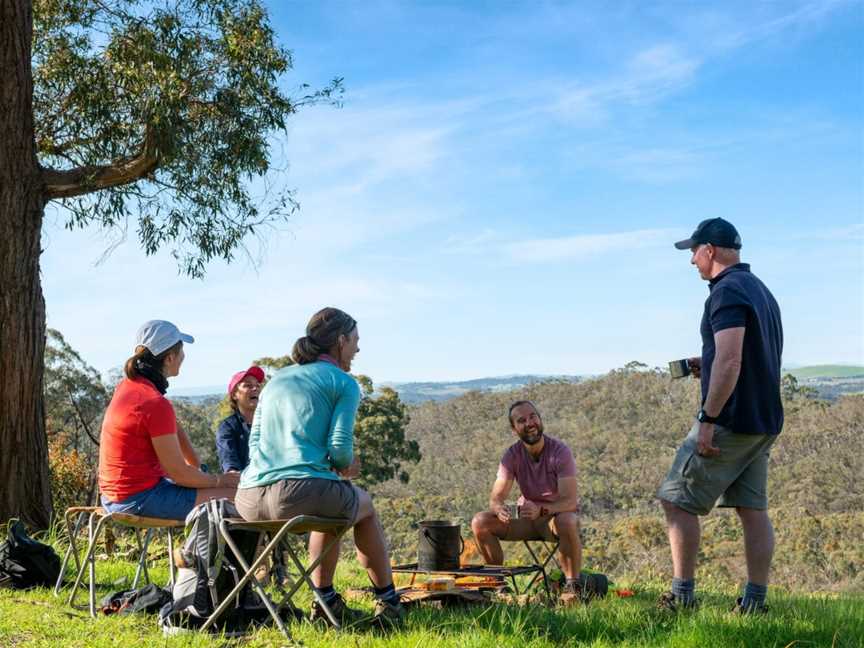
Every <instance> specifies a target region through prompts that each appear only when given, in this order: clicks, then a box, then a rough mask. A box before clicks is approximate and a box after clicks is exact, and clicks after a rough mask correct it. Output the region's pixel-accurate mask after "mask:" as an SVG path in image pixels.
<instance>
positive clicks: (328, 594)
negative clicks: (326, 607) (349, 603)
mask: <svg viewBox="0 0 864 648" xmlns="http://www.w3.org/2000/svg"><path fill="white" fill-rule="evenodd" d="M315 591H316V592H318V594H319V595H320V596H321V598H323V599H324V600H325V601H327V603H330V601H332V600H333V599H334V598H336V590H335V589H333V586H332V585H328V586H327V587H316V588H315Z"/></svg>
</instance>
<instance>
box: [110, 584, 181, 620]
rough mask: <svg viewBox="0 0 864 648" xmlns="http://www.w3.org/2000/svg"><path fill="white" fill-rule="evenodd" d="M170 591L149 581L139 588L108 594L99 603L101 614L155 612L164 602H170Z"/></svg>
mask: <svg viewBox="0 0 864 648" xmlns="http://www.w3.org/2000/svg"><path fill="white" fill-rule="evenodd" d="M172 600H173V599H172V598H171V592H169V591H168V590H166V589H163V588H161V587H159V586H158V585H154V584H153V583H150V584H149V585H145V586H144V587H141V588H139V589H131V590H123V591H120V592H114V593H112V594H109V595H108V596H106V597H105V598H104V599H102V602H101V603H100V604H99V608H100V609H101V610H102V613H103V614H134V613H136V612H143V613H144V614H156V613H157V612H159V610H160V609H162V606H164V605H165V604H166V603H171V602H172Z"/></svg>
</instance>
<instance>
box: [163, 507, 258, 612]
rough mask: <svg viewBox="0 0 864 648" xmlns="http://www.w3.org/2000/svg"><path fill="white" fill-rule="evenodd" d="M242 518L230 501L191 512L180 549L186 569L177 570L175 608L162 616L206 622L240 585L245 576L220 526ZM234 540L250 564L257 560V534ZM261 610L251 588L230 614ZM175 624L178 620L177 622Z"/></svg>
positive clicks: (238, 535) (235, 535) (235, 534)
mask: <svg viewBox="0 0 864 648" xmlns="http://www.w3.org/2000/svg"><path fill="white" fill-rule="evenodd" d="M235 517H240V515H239V513H238V512H237V509H236V507H235V506H234V504H232V503H231V502H230V501H228V500H227V499H221V500H210V501H209V502H205V503H203V504H200V505H198V506H197V507H196V508H194V509H192V511H191V512H190V513H189V515H188V516H187V517H186V536H187V537H186V542H185V543H184V544H183V547H182V548H181V549H180V554H181V556H182V558H183V562H185V563H186V566H185V567H180V568H179V569H178V570H177V578H176V581H175V583H174V588H173V591H172V596H173V599H174V602H173V604H172V605H171V606H170V608H169V606H167V605H166V606H165V607H164V608H163V610H162V612H160V617H161V616H169V615H178V614H179V615H187V616H192V617H195V618H198V619H206V618H207V617H208V616H210V615H211V614H212V613H213V611H214V610H215V609H216V608H217V607H218V606H219V604H220V603H221V602H222V601H223V600H224V599H225V597H226V596H227V595H228V593H229V592H230V591H231V590H232V589H234V586H235V585H236V584H237V583H238V582H240V579H241V577H242V572H241V570H240V568H239V565H238V564H236V559H235V558H234V555H233V552H232V551H231V549H230V548H229V547H227V545H226V543H225V540H224V538H223V537H222V535H221V534H220V533H219V523H220V522H221V521H222V520H223V519H225V518H235ZM231 538H232V539H233V540H234V542H235V543H236V544H237V546H238V547H239V548H240V550H241V553H242V554H243V559H244V560H246V562H247V564H251V563H252V562H253V560H254V556H255V549H256V547H257V545H258V534H257V533H255V532H251V531H234V532H232V534H231ZM249 607H256V608H257V607H261V604H260V601H258V600H257V596H254V594H253V592H252V591H251V586H250V585H248V584H247V585H246V587H244V588H243V590H241V592H240V594H239V595H238V596H237V597H235V600H234V605H233V606H232V608H230V610H239V609H241V608H249ZM175 620H176V619H175Z"/></svg>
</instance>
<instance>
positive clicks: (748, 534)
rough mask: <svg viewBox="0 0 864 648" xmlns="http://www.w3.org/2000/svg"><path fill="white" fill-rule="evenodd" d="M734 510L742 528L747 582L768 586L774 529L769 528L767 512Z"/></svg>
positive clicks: (748, 509)
mask: <svg viewBox="0 0 864 648" xmlns="http://www.w3.org/2000/svg"><path fill="white" fill-rule="evenodd" d="M735 510H736V512H737V513H738V517H739V518H740V519H741V526H742V527H743V528H744V555H745V556H746V558H747V580H749V581H750V582H751V583H753V584H755V585H768V573H769V571H770V570H771V559H772V558H773V557H774V527H773V526H771V519H770V518H769V517H768V511H759V510H756V509H750V508H742V507H738V508H736V509H735Z"/></svg>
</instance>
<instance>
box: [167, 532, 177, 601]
mask: <svg viewBox="0 0 864 648" xmlns="http://www.w3.org/2000/svg"><path fill="white" fill-rule="evenodd" d="M175 580H176V579H175V575H174V529H172V528H171V527H168V586H169V587H170V588H171V589H172V590H173V589H174V582H175Z"/></svg>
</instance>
